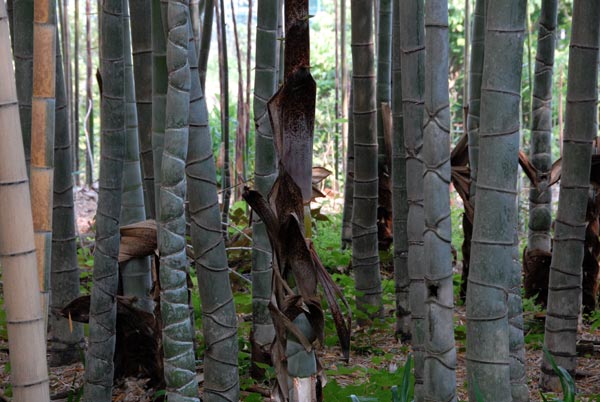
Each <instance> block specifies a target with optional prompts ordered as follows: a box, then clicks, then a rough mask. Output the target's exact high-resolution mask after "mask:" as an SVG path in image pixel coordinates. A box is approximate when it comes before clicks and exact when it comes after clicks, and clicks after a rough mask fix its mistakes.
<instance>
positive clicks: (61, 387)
mask: <svg viewBox="0 0 600 402" xmlns="http://www.w3.org/2000/svg"><path fill="white" fill-rule="evenodd" d="M96 202H97V193H96V191H95V190H94V189H85V188H83V189H79V190H78V191H77V192H76V201H75V205H76V210H77V226H78V230H79V233H80V234H81V235H82V237H87V238H89V237H90V236H93V234H92V233H90V232H91V230H92V228H93V219H94V215H95V210H96ZM234 213H235V212H234ZM338 220H339V219H338ZM337 224H339V222H338V223H337ZM337 224H335V225H336V226H337ZM331 226H334V225H328V224H325V226H324V227H323V228H321V231H320V232H317V233H318V234H317V236H316V238H315V243H316V246H317V251H318V252H319V254H320V255H321V256H322V259H323V260H324V263H325V265H326V266H329V267H330V268H332V265H340V266H336V267H335V268H333V269H332V271H334V272H335V271H337V273H334V274H333V277H334V279H335V280H336V281H337V282H338V283H339V284H340V286H341V287H342V288H343V290H344V292H345V293H346V294H349V295H350V296H349V297H348V298H349V299H350V298H351V297H353V296H352V295H353V281H352V280H351V279H347V278H348V276H347V275H346V273H347V272H346V271H347V269H346V268H344V267H343V266H341V265H343V264H345V263H346V262H347V261H348V255H349V254H348V252H338V251H337V250H336V249H339V245H338V244H336V243H335V242H336V241H337V239H338V238H339V235H338V234H336V233H333V234H332V233H327V229H331V230H333V229H334V228H333V227H331ZM338 228H339V226H338ZM319 233H320V234H319ZM83 235H85V236H83ZM333 238H335V240H332V239H333ZM328 253H329V254H328ZM230 257H231V256H230ZM248 257H249V254H247V253H246V254H245V255H244V254H243V253H237V254H235V255H234V256H233V258H231V265H232V267H233V268H234V269H236V267H238V268H239V267H241V266H243V265H246V264H248V263H249V261H248V260H247V258H248ZM383 266H384V269H383V271H384V278H386V279H385V280H384V290H385V294H384V302H385V308H386V312H387V314H386V318H385V319H384V320H383V321H381V322H379V323H375V324H373V325H371V326H368V327H362V328H361V327H357V326H356V324H354V328H353V335H352V346H351V347H352V352H351V356H350V362H349V363H345V362H344V361H343V360H342V358H341V350H340V348H339V347H338V346H337V340H336V337H335V331H334V329H333V326H332V325H331V323H330V322H328V323H326V336H325V346H323V347H322V348H321V349H320V351H319V358H320V360H321V364H322V366H323V369H324V372H325V374H326V376H327V385H326V386H325V388H324V396H325V401H350V398H349V397H350V395H351V394H355V395H357V396H359V397H366V398H365V399H362V398H360V400H369V401H374V400H378V401H381V402H387V401H391V391H390V388H391V386H392V385H398V386H400V382H401V379H402V371H403V367H404V364H405V363H406V359H407V356H408V354H409V352H410V347H409V346H408V345H405V344H402V343H401V342H399V341H398V340H396V339H395V337H394V331H393V328H394V318H393V297H394V296H393V283H392V280H391V279H392V278H391V277H392V275H391V268H390V262H389V261H388V262H385V261H384V264H383ZM82 268H83V269H84V270H85V269H87V270H89V269H90V265H89V262H88V264H87V266H86V267H82ZM459 271H460V268H456V269H455V273H456V274H458V273H459ZM456 277H458V275H455V278H456ZM232 281H233V283H234V286H235V288H236V303H237V304H238V308H239V313H238V317H239V322H240V360H241V361H242V363H241V366H240V374H241V385H242V389H243V391H242V400H245V401H260V400H268V398H266V397H265V396H264V395H268V386H267V385H265V383H260V384H259V383H256V382H255V381H254V380H251V379H250V378H249V375H248V357H249V356H248V353H247V351H248V343H247V334H248V329H249V324H250V319H251V315H250V314H249V306H251V302H250V299H249V289H248V288H247V286H245V285H244V284H243V281H239V280H236V279H235V277H232ZM0 283H1V282H0ZM237 292H239V293H240V294H241V296H239V297H238V295H237ZM0 301H1V300H0ZM351 305H353V303H352V301H351ZM196 307H197V308H198V306H196ZM0 311H1V308H0ZM0 314H1V313H0ZM598 319H600V318H598ZM525 321H526V326H527V330H526V338H525V340H526V366H527V377H528V383H529V384H528V385H529V389H530V395H531V400H532V401H539V400H541V397H540V392H539V390H538V385H537V384H538V378H539V367H540V362H541V358H542V350H541V344H542V339H543V313H542V312H540V311H538V310H536V309H535V308H533V309H531V310H530V311H527V309H526V311H525ZM465 325H466V319H465V307H464V306H456V308H455V338H456V347H457V360H458V361H457V384H458V392H459V399H460V400H467V394H466V361H465V344H466V339H465V338H466V329H465ZM580 329H581V331H580V334H579V337H578V338H579V341H580V343H586V342H587V343H593V344H595V345H596V346H595V349H594V348H593V347H592V349H591V350H589V351H588V352H585V353H583V354H582V355H581V356H580V357H579V359H578V369H577V374H578V375H577V377H576V379H575V380H576V384H577V390H578V398H577V400H578V401H600V397H599V395H600V350H599V349H598V345H600V329H598V328H596V329H594V330H592V329H591V327H590V325H588V324H585V323H584V324H583V325H582V326H581V328H580ZM5 330H6V328H5V327H4V328H3V316H0V402H2V401H10V400H11V399H10V397H9V396H8V395H10V386H9V383H10V366H9V363H8V344H7V342H6V332H5ZM197 335H198V339H200V340H201V338H202V333H201V329H200V328H197ZM200 343H201V342H200ZM200 353H202V350H201V351H200ZM83 375H84V366H83V364H82V363H77V364H73V365H70V366H64V367H55V368H51V370H50V387H51V394H52V399H53V400H55V401H64V402H77V401H78V400H79V399H78V395H80V392H81V390H82V384H83ZM272 375H273V373H268V374H267V376H271V377H272ZM203 378H204V376H203V373H202V365H200V366H199V367H198V381H199V385H200V392H202V382H203ZM146 382H147V380H145V379H141V378H128V379H124V380H120V381H119V382H118V383H117V384H116V386H115V388H114V393H113V401H114V402H138V401H139V402H151V401H154V400H155V398H156V397H157V396H159V395H161V390H156V389H151V388H150V389H149V388H148V387H146ZM367 398H374V399H367Z"/></svg>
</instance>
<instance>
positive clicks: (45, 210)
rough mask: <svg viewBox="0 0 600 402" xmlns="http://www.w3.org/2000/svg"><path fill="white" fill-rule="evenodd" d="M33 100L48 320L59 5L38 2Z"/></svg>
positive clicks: (36, 218) (34, 199) (34, 173)
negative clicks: (57, 10)
mask: <svg viewBox="0 0 600 402" xmlns="http://www.w3.org/2000/svg"><path fill="white" fill-rule="evenodd" d="M33 38H34V41H33V94H32V100H31V182H30V185H31V205H32V207H33V208H32V214H33V230H34V236H35V248H36V251H37V259H38V279H39V281H40V293H41V297H42V314H44V319H45V320H46V323H47V319H48V308H49V305H50V290H51V284H50V265H51V253H52V194H53V189H52V188H53V184H54V114H55V105H56V101H55V89H56V78H55V77H56V2H55V1H54V0H35V1H34V18H33Z"/></svg>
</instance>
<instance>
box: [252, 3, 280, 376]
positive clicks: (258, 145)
mask: <svg viewBox="0 0 600 402" xmlns="http://www.w3.org/2000/svg"><path fill="white" fill-rule="evenodd" d="M257 8H258V9H257V14H256V19H257V22H256V68H255V69H254V128H255V156H254V158H255V159H254V165H255V167H254V186H255V188H256V190H257V191H258V192H260V193H261V195H262V196H263V197H265V199H266V198H267V196H268V194H269V192H270V191H271V187H273V183H274V182H275V178H276V177H277V164H276V156H275V147H274V144H273V128H272V127H271V121H270V120H269V114H268V112H267V105H266V104H267V101H268V100H269V99H271V97H272V96H273V94H274V93H275V92H276V91H277V82H278V75H277V69H278V67H279V45H280V41H279V40H277V18H278V17H277V16H278V8H279V1H278V0H258V5H257ZM252 241H253V242H252V331H251V335H250V339H251V340H252V341H251V343H252V362H253V366H252V368H251V370H252V375H253V377H255V378H258V377H262V375H263V370H262V369H260V368H259V367H258V366H256V364H255V363H262V364H270V361H271V357H270V347H271V342H273V336H274V335H275V330H274V328H273V323H272V321H271V313H270V311H269V301H270V299H271V276H272V273H273V270H272V265H271V264H272V258H273V257H272V250H271V243H270V242H269V237H268V236H267V231H266V229H265V225H264V223H263V222H262V220H261V219H260V217H259V216H258V214H252Z"/></svg>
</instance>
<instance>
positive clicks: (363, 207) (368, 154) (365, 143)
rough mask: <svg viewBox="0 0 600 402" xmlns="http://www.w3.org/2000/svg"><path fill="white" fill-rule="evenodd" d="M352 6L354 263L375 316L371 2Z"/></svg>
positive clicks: (363, 304)
mask: <svg viewBox="0 0 600 402" xmlns="http://www.w3.org/2000/svg"><path fill="white" fill-rule="evenodd" d="M351 11H352V66H353V70H354V71H353V74H352V80H353V83H354V87H353V89H354V98H353V109H354V157H355V159H354V207H353V210H352V268H353V269H354V275H355V278H356V286H355V288H356V292H357V297H356V304H357V307H358V309H359V310H360V311H362V312H363V313H365V314H367V316H370V317H371V318H373V317H377V316H379V315H380V314H381V312H382V311H383V310H382V300H381V293H382V291H381V274H380V272H379V253H378V249H377V198H378V197H377V183H378V177H377V114H376V105H375V74H374V62H375V60H374V58H375V55H374V52H373V1H372V0H357V1H353V2H352V6H351ZM369 310H370V312H369ZM362 321H363V322H364V321H365V320H364V319H362Z"/></svg>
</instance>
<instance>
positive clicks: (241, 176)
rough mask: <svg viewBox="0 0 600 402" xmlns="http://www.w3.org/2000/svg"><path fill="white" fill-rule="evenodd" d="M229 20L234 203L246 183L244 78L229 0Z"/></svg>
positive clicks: (232, 10)
mask: <svg viewBox="0 0 600 402" xmlns="http://www.w3.org/2000/svg"><path fill="white" fill-rule="evenodd" d="M230 4H231V19H232V21H233V35H234V39H235V54H236V58H237V71H238V93H237V117H236V118H237V126H236V130H235V160H234V166H235V171H234V174H235V180H234V183H233V185H234V186H235V193H234V194H235V196H234V198H233V200H234V201H237V200H241V199H242V189H243V184H244V183H245V182H246V163H247V162H246V141H247V138H246V108H245V104H244V78H243V74H242V54H241V53H240V41H239V37H238V30H237V22H236V17H235V8H234V6H233V0H231V3H230Z"/></svg>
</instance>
